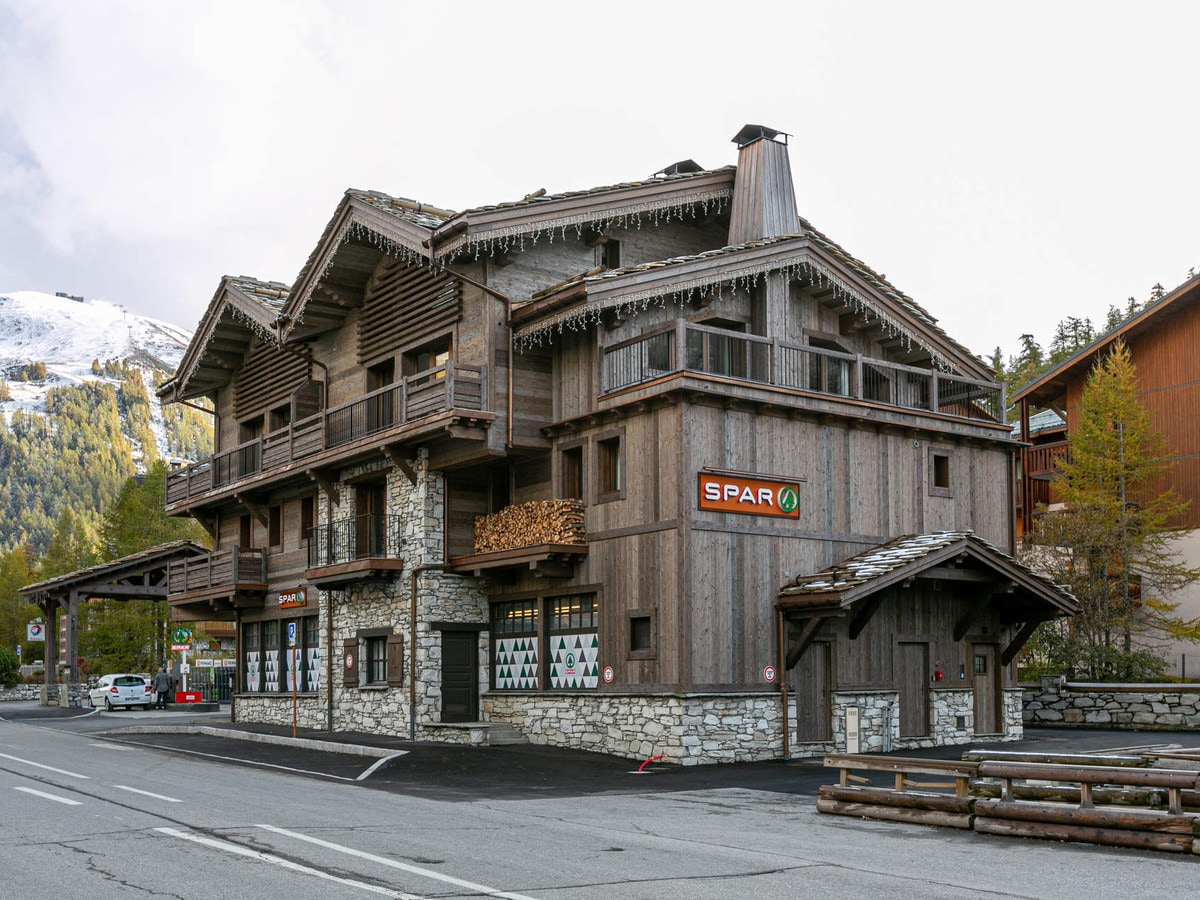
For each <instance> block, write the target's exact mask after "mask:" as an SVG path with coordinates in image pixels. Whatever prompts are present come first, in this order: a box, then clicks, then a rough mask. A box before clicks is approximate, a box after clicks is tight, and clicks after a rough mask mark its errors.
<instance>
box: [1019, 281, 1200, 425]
mask: <svg viewBox="0 0 1200 900" xmlns="http://www.w3.org/2000/svg"><path fill="white" fill-rule="evenodd" d="M1198 300H1200V275H1193V276H1191V277H1190V278H1188V280H1187V281H1185V282H1184V283H1183V284H1181V285H1179V286H1178V287H1176V288H1175V289H1174V290H1172V291H1170V292H1169V293H1167V294H1166V295H1164V296H1163V297H1161V298H1159V299H1158V300H1155V301H1154V302H1153V303H1150V304H1147V305H1146V307H1145V308H1143V309H1142V310H1140V311H1139V312H1137V313H1136V314H1135V315H1133V316H1131V317H1130V318H1128V319H1126V320H1125V321H1124V322H1122V323H1121V324H1119V325H1117V326H1116V327H1115V328H1112V329H1110V330H1108V331H1106V332H1105V333H1104V334H1102V335H1100V337H1098V338H1096V339H1095V340H1094V341H1092V342H1091V343H1090V344H1088V345H1087V346H1086V347H1084V348H1083V349H1082V350H1079V351H1078V352H1076V353H1075V354H1074V355H1072V356H1070V357H1068V358H1067V359H1065V360H1063V361H1062V362H1061V363H1059V364H1058V365H1057V366H1055V367H1054V368H1053V369H1051V370H1050V371H1048V372H1046V373H1045V374H1044V375H1042V376H1041V377H1040V378H1038V379H1037V380H1036V381H1032V382H1030V383H1029V384H1027V385H1025V387H1023V388H1021V390H1019V391H1017V393H1016V394H1014V395H1013V396H1012V398H1011V402H1013V403H1015V402H1017V401H1019V400H1025V399H1028V400H1029V401H1031V402H1032V403H1034V404H1037V405H1041V404H1045V403H1050V402H1052V401H1054V400H1055V399H1057V398H1059V397H1061V396H1062V395H1063V394H1064V393H1065V392H1066V389H1067V385H1068V384H1069V383H1070V382H1072V381H1074V380H1076V379H1082V378H1085V377H1086V376H1087V373H1088V372H1089V371H1090V370H1091V368H1092V367H1093V366H1094V365H1095V364H1096V363H1097V361H1099V359H1100V358H1101V357H1102V356H1103V355H1104V354H1105V353H1106V352H1107V351H1108V349H1109V347H1111V346H1112V344H1113V342H1114V341H1116V340H1117V338H1126V339H1127V338H1130V337H1135V336H1137V335H1141V334H1145V333H1146V332H1149V331H1152V330H1154V329H1157V328H1165V327H1167V324H1168V322H1169V321H1170V320H1171V319H1172V318H1173V317H1174V316H1176V315H1178V314H1179V313H1181V312H1183V311H1184V310H1185V309H1187V308H1188V304H1191V303H1194V302H1197V301H1198Z"/></svg>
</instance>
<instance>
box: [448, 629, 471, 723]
mask: <svg viewBox="0 0 1200 900" xmlns="http://www.w3.org/2000/svg"><path fill="white" fill-rule="evenodd" d="M442 721H443V722H478V721H479V635H478V633H477V632H475V631H443V632H442Z"/></svg>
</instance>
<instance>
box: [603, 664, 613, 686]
mask: <svg viewBox="0 0 1200 900" xmlns="http://www.w3.org/2000/svg"><path fill="white" fill-rule="evenodd" d="M612 680H613V670H612V666H605V667H604V683H605V684H612Z"/></svg>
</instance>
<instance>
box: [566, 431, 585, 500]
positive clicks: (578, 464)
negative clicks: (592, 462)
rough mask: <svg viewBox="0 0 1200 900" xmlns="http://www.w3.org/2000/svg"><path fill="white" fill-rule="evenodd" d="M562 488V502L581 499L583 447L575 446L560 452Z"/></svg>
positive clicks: (580, 445)
mask: <svg viewBox="0 0 1200 900" xmlns="http://www.w3.org/2000/svg"><path fill="white" fill-rule="evenodd" d="M561 461H562V487H561V493H562V497H563V499H564V500H582V499H583V445H582V444H576V445H575V446H574V447H567V448H566V449H565V450H563V451H562V456H561Z"/></svg>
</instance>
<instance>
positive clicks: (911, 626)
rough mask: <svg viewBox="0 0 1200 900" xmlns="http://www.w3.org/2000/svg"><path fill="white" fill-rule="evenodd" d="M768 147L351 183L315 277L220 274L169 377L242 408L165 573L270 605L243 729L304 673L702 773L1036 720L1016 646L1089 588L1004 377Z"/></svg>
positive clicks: (337, 721)
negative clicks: (524, 192) (596, 173)
mask: <svg viewBox="0 0 1200 900" xmlns="http://www.w3.org/2000/svg"><path fill="white" fill-rule="evenodd" d="M734 140H735V142H736V143H737V145H738V161H737V165H736V166H728V167H725V168H719V169H715V170H706V169H703V168H702V167H700V166H698V165H697V164H696V163H694V162H692V161H691V160H687V161H684V162H680V163H676V164H674V165H672V166H669V167H667V168H665V169H663V170H662V171H660V172H658V173H657V174H655V175H654V176H652V177H650V178H646V179H643V180H641V181H636V182H629V183H623V184H616V185H611V186H607V187H600V188H593V189H590V190H582V191H574V192H569V193H561V194H545V193H544V192H538V193H536V194H533V195H530V196H528V197H525V198H524V199H522V200H519V201H515V202H512V203H504V204H498V205H493V206H484V207H478V208H474V209H468V210H465V211H462V212H457V213H455V212H450V211H448V210H442V209H437V208H434V207H430V206H428V205H425V204H421V203H416V202H413V201H409V200H403V199H398V198H395V197H389V196H386V195H383V194H379V193H375V192H366V191H354V190H352V191H348V192H347V193H346V194H345V196H344V197H343V199H342V201H341V203H340V204H339V205H338V207H337V209H336V210H335V212H334V215H333V217H332V219H331V220H330V222H329V225H328V227H327V228H326V230H325V232H324V234H323V235H322V236H321V238H320V240H319V242H318V243H317V246H316V248H315V249H314V250H313V252H312V254H311V256H310V257H309V259H308V261H307V263H306V264H305V265H304V267H303V269H302V271H301V273H300V275H299V277H298V278H297V280H296V282H295V283H294V284H292V285H290V286H284V285H281V284H270V283H263V282H258V281H255V280H253V279H247V278H226V279H223V280H222V282H221V284H220V286H219V288H218V290H217V293H216V295H215V296H214V298H213V300H212V303H211V304H210V306H209V308H208V310H207V312H206V313H205V316H204V318H203V320H202V321H201V323H200V326H199V328H198V330H197V332H196V336H195V339H194V341H193V343H192V344H191V346H190V347H189V348H188V350H187V353H186V354H185V357H184V359H183V362H182V364H181V366H180V369H179V372H178V374H177V376H176V377H175V378H174V379H173V380H172V381H170V382H169V383H167V384H165V385H164V386H163V388H162V389H161V392H160V393H161V396H162V397H163V399H164V400H166V401H175V402H186V403H192V402H196V401H199V400H202V399H204V400H208V401H210V402H211V404H212V405H213V407H214V409H215V426H216V435H217V440H216V447H217V450H216V452H215V453H214V455H213V457H212V458H211V459H210V460H208V461H205V462H203V463H200V464H197V465H194V466H191V467H189V468H187V469H185V470H182V471H180V472H177V473H175V474H173V475H172V477H171V479H170V481H169V484H168V489H167V499H166V502H167V509H168V511H169V512H170V513H172V514H175V515H190V516H194V517H196V518H197V519H198V520H200V521H201V522H203V523H204V524H205V525H206V527H207V528H208V529H209V530H210V531H211V533H212V534H213V537H214V550H213V551H212V553H211V554H210V555H209V557H207V558H205V559H202V560H193V559H188V560H182V561H180V562H179V564H178V565H177V566H173V567H172V568H171V571H170V579H169V592H170V603H171V606H172V609H173V613H174V615H175V616H177V617H179V618H181V619H186V618H192V617H195V618H202V619H212V618H227V619H231V620H235V621H236V622H237V626H238V634H239V648H238V658H239V660H240V663H239V679H240V680H239V691H238V693H237V694H236V696H235V698H234V714H235V716H236V717H237V718H238V719H241V720H260V721H277V722H286V721H291V716H292V708H293V707H292V702H291V701H292V697H291V692H292V690H293V688H294V689H295V691H296V693H297V702H298V708H299V711H300V712H299V715H300V716H301V718H302V720H303V722H304V724H305V725H306V726H309V727H326V728H329V729H336V730H366V731H384V732H388V733H394V734H400V735H409V736H410V737H413V738H418V739H435V740H458V741H471V740H485V739H486V738H485V737H484V735H486V733H487V731H488V729H489V728H492V729H497V727H498V726H500V725H504V726H508V730H511V729H515V730H516V731H518V732H520V733H521V734H523V735H524V736H526V737H527V738H528V739H530V740H532V741H535V742H540V743H546V744H557V745H563V746H570V747H579V748H584V749H593V750H599V751H605V752H610V753H617V754H624V755H628V756H633V757H636V756H649V755H657V754H666V755H667V757H668V759H670V760H672V761H675V762H684V763H697V762H709V761H718V760H747V759H768V758H778V757H780V756H782V755H801V754H805V753H819V752H823V751H825V750H829V749H833V748H835V747H841V748H844V747H846V746H848V745H849V746H854V744H855V742H857V744H858V746H859V747H861V748H862V749H870V748H882V747H886V746H897V747H898V746H905V745H906V744H907V745H921V744H931V743H937V742H953V741H966V740H971V739H972V738H973V737H974V736H976V735H977V734H982V733H988V734H997V735H1006V736H1009V737H1012V736H1016V735H1017V734H1019V733H1020V728H1021V716H1020V711H1019V700H1017V699H1015V698H1019V694H1017V693H1016V692H1015V687H1014V685H1013V681H1012V671H1011V666H1009V665H1008V663H1009V662H1010V660H1011V657H1012V655H1013V654H1014V653H1015V652H1016V650H1017V649H1018V648H1019V646H1020V644H1021V642H1022V641H1023V640H1024V638H1025V637H1026V636H1027V634H1028V632H1029V630H1030V629H1031V627H1032V625H1033V624H1035V623H1036V622H1038V621H1042V620H1044V619H1046V618H1050V617H1054V616H1059V615H1064V614H1069V613H1070V612H1071V611H1072V610H1073V608H1074V607H1073V601H1072V600H1071V598H1070V597H1069V596H1067V595H1065V594H1064V593H1063V592H1062V591H1060V590H1059V589H1057V588H1056V587H1054V586H1053V585H1051V584H1049V583H1048V582H1046V581H1045V580H1043V579H1041V578H1039V577H1037V576H1033V575H1032V574H1031V573H1029V572H1028V571H1027V570H1025V569H1024V568H1022V567H1021V566H1019V565H1018V564H1017V563H1015V561H1013V560H1012V558H1011V556H1010V555H1009V553H1010V552H1011V550H1012V547H1013V541H1014V521H1013V504H1012V500H1011V497H1012V491H1013V481H1014V451H1015V448H1016V447H1017V443H1016V442H1015V441H1014V440H1013V439H1012V436H1011V434H1010V431H1009V428H1008V427H1007V426H1006V425H1005V424H1004V405H1005V404H1004V396H1003V391H1002V388H1001V386H1000V385H999V384H998V383H997V382H996V380H995V379H994V377H993V375H992V373H991V371H990V370H989V368H988V366H987V365H986V364H985V363H984V362H982V361H981V360H979V359H977V358H976V357H975V356H973V355H972V354H971V353H970V352H968V351H967V350H966V349H965V348H964V347H962V346H961V345H959V344H958V343H956V342H955V341H954V340H952V339H951V338H950V337H949V336H947V335H946V334H945V333H944V332H943V331H942V330H941V329H940V328H939V327H938V326H937V324H936V322H935V320H934V319H933V318H932V317H931V316H930V315H929V314H928V313H926V312H925V311H924V310H923V309H922V308H921V307H920V306H918V305H917V304H916V302H914V301H913V300H912V299H911V298H909V297H907V296H905V295H904V294H903V293H901V292H900V291H898V290H897V289H896V288H895V287H893V286H892V285H891V284H889V283H888V282H887V281H886V279H885V278H883V277H882V276H880V275H878V274H876V273H875V272H873V271H872V270H871V269H870V268H868V267H867V266H866V265H865V264H863V263H862V262H860V261H859V260H857V259H855V258H854V257H853V256H851V255H850V254H849V253H847V252H846V251H845V250H843V249H842V248H841V247H839V246H838V245H837V244H835V243H833V242H832V241H830V240H829V239H828V238H826V237H825V236H824V235H823V234H821V233H820V232H818V231H817V230H816V229H814V228H813V227H812V226H811V225H809V224H808V222H806V221H804V220H803V219H801V218H800V217H799V216H798V215H797V212H796V204H795V196H794V189H793V185H792V178H791V169H790V165H789V161H788V154H787V144H786V135H783V134H781V133H778V132H776V131H774V130H772V129H769V128H764V127H760V126H747V127H746V128H744V129H743V130H742V131H741V132H739V134H738V135H737V136H736V137H735V139H734ZM905 540H907V541H908V542H909V543H905ZM897 542H899V543H897ZM879 547H888V548H892V549H891V550H887V551H885V552H888V553H890V554H892V555H890V556H889V557H888V558H889V559H890V560H892V561H893V562H895V560H896V559H898V558H900V557H896V556H895V553H900V555H901V557H903V558H904V559H905V560H906V563H905V565H904V566H902V567H896V566H890V567H889V571H890V570H891V569H892V568H896V569H897V571H895V572H892V574H890V575H888V576H887V577H878V578H877V577H874V576H872V575H871V573H870V572H869V571H860V569H861V565H860V562H861V558H862V557H863V555H864V554H867V555H868V556H869V555H870V551H872V550H873V549H874V548H879ZM897 547H900V548H901V549H899V550H897V549H896V548H897ZM915 547H919V548H921V552H916V551H915V550H914V549H913V548H915ZM930 548H937V552H932V550H931V549H930ZM946 548H949V549H946ZM856 560H859V562H856ZM842 561H846V562H845V563H844V564H842ZM839 564H842V565H843V567H842V568H839ZM850 568H853V569H854V570H855V571H856V572H857V573H858V574H857V575H856V576H855V578H854V584H852V585H847V586H846V588H845V590H843V588H842V586H841V585H840V582H839V579H838V578H833V579H832V581H831V580H830V579H829V578H828V577H826V576H824V575H823V576H821V577H815V576H812V574H811V573H822V572H824V573H827V574H828V573H830V572H834V570H835V569H836V570H837V572H841V571H844V570H845V569H850ZM835 574H836V573H835ZM825 582H829V583H831V584H833V585H835V586H837V587H836V588H835V589H831V590H825V589H823V588H821V587H820V585H822V584H823V583H825ZM981 659H982V660H983V662H980V660H981ZM981 666H982V671H981V669H980V667H981ZM939 672H940V673H941V676H940V677H939V675H938V673H939ZM977 694H978V695H979V696H980V700H978V701H976V699H975V698H976V695H977ZM856 723H857V724H856ZM848 725H849V726H853V727H848Z"/></svg>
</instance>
